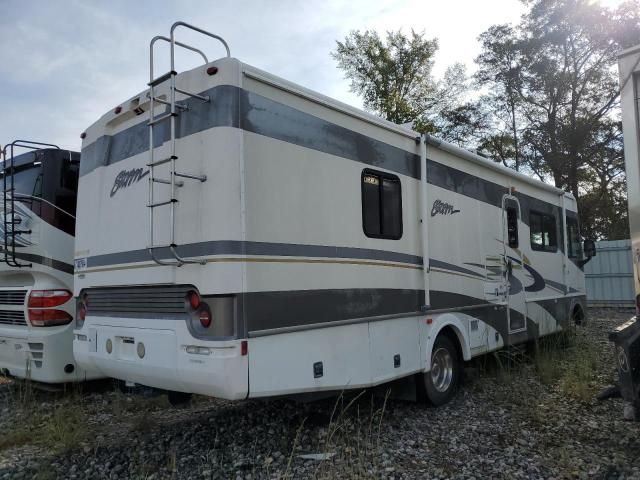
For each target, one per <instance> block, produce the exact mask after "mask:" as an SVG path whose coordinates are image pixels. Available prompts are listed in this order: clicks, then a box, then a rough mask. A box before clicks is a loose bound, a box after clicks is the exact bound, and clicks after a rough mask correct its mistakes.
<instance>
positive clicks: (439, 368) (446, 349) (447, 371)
mask: <svg viewBox="0 0 640 480" xmlns="http://www.w3.org/2000/svg"><path fill="white" fill-rule="evenodd" d="M460 374H461V366H460V359H459V357H458V350H457V349H456V347H455V345H454V344H453V342H452V341H451V340H450V339H449V337H447V336H446V335H438V338H436V342H435V344H434V345H433V350H432V352H431V371H429V372H426V373H425V374H424V375H423V377H424V389H425V394H426V397H427V400H428V401H429V402H430V403H431V404H432V405H434V406H436V407H438V406H440V405H444V404H445V403H447V402H448V401H449V400H451V398H452V397H453V395H454V394H455V392H456V389H457V388H458V383H459V381H460Z"/></svg>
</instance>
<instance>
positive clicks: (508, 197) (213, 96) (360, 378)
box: [74, 22, 590, 404]
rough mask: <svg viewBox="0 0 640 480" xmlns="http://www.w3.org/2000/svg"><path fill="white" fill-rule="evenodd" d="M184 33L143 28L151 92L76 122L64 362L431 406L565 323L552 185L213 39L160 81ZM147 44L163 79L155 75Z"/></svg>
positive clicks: (213, 388) (575, 228) (188, 388)
mask: <svg viewBox="0 0 640 480" xmlns="http://www.w3.org/2000/svg"><path fill="white" fill-rule="evenodd" d="M183 28H194V27H191V26H190V25H186V24H184V23H182V22H178V23H177V24H175V25H174V26H173V27H172V29H171V35H170V37H156V38H155V39H154V40H153V41H152V43H151V48H152V56H151V58H152V65H151V66H152V69H151V76H150V83H149V85H150V88H149V89H146V90H144V91H142V92H141V93H140V94H139V95H136V96H134V97H133V98H130V99H128V100H126V101H124V102H123V103H122V104H121V105H119V106H117V107H116V108H114V109H113V110H111V111H109V112H107V113H106V114H105V115H104V116H103V117H102V118H101V119H99V120H98V121H97V122H96V123H95V124H93V125H92V126H91V127H89V128H88V129H87V131H86V137H85V138H84V142H83V145H82V158H83V160H82V166H81V172H80V186H79V201H78V231H77V239H76V255H75V257H76V259H75V262H76V264H75V268H76V278H75V294H76V295H77V296H78V299H79V302H80V303H79V315H78V323H77V329H76V332H75V333H76V335H75V340H74V353H75V357H76V359H77V361H78V363H79V364H80V365H82V366H83V367H84V368H92V369H96V370H98V371H99V372H101V373H102V374H104V375H107V376H111V377H115V378H118V379H122V380H125V381H128V382H134V383H139V384H144V385H148V386H152V387H156V388H160V389H164V390H168V391H170V392H181V393H185V394H189V393H199V394H204V395H212V396H216V397H222V398H227V399H243V398H254V397H267V396H275V395H285V394H297V393H303V392H319V391H330V390H340V389H345V388H347V389H348V388H361V387H368V386H373V385H378V384H382V383H385V382H389V381H391V380H395V379H399V378H402V377H409V376H414V377H415V378H416V379H417V380H418V386H419V388H420V389H422V390H424V392H425V393H426V395H427V397H428V398H429V399H430V400H431V401H432V402H433V403H435V404H441V403H444V402H446V401H447V400H448V399H449V398H450V397H451V395H452V393H453V391H454V390H455V387H456V384H457V382H458V379H459V375H460V367H461V365H462V362H463V361H465V360H469V359H471V358H472V357H474V356H477V355H482V354H485V353H487V352H490V351H493V350H496V349H499V348H501V347H503V346H504V345H508V344H516V343H521V342H524V341H527V340H531V339H534V338H539V337H541V336H544V335H548V334H551V333H554V332H557V331H559V330H561V329H563V328H566V327H568V326H570V325H572V324H573V323H575V322H581V321H582V320H583V319H584V316H585V288H584V275H583V272H582V270H581V266H582V264H583V263H584V262H585V261H586V258H585V257H584V254H583V246H582V244H581V240H580V234H579V225H578V213H577V209H576V201H575V199H574V198H573V197H572V196H571V195H570V194H568V193H565V192H564V191H562V190H559V189H557V188H554V187H552V186H550V185H547V184H544V183H542V182H538V181H535V180H532V179H530V178H528V177H526V176H524V175H522V174H518V173H516V172H513V171H511V170H509V169H506V168H503V167H502V166H500V165H498V164H495V163H493V162H491V161H489V160H487V159H485V158H482V157H479V156H477V155H474V154H472V153H470V152H468V151H465V150H462V149H460V148H457V147H455V146H453V145H450V144H447V143H445V142H442V141H439V140H437V139H434V138H432V137H428V136H421V135H419V134H418V133H416V132H413V131H410V130H407V129H405V128H403V127H401V126H398V125H395V124H392V123H390V122H387V121H384V120H381V119H380V118H378V117H375V116H373V115H369V114H367V113H364V112H362V111H360V110H357V109H354V108H352V107H349V106H347V105H344V104H342V103H339V102H337V101H335V100H332V99H330V98H327V97H324V96H322V95H320V94H318V93H315V92H312V91H310V90H307V89H305V88H303V87H300V86H298V85H295V84H293V83H290V82H288V81H286V80H283V79H281V78H278V77H275V76H273V75H271V74H269V73H266V72H264V71H261V70H258V69H256V68H254V67H251V66H249V65H247V64H244V63H242V62H240V61H238V60H237V59H234V58H231V57H230V54H229V52H228V48H227V47H226V44H224V43H223V45H224V47H225V48H226V50H227V56H226V57H224V58H221V59H219V60H216V61H213V62H209V61H208V59H207V58H206V57H205V58H204V61H205V64H204V65H203V66H201V67H198V68H195V69H193V70H190V71H188V72H184V73H181V74H177V72H176V71H175V63H174V49H178V48H182V47H187V48H191V47H188V46H186V45H184V44H180V43H179V42H177V41H176V40H175V32H176V31H178V30H180V29H183ZM196 30H197V31H199V32H201V33H204V34H206V35H209V36H210V37H214V38H217V39H219V37H216V36H215V35H211V34H208V33H207V32H204V31H202V30H200V29H196ZM165 40H166V41H168V42H170V43H171V51H172V55H171V71H169V72H167V73H166V74H162V75H158V74H157V72H154V71H153V46H154V44H155V43H157V42H158V41H165ZM192 50H193V49H192ZM196 53H200V54H202V52H200V51H199V50H196ZM202 55H203V56H204V54H202ZM589 250H590V249H589ZM174 395H176V393H174Z"/></svg>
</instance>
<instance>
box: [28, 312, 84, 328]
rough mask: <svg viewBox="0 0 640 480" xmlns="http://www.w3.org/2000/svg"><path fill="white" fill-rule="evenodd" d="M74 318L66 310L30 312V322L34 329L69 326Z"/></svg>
mask: <svg viewBox="0 0 640 480" xmlns="http://www.w3.org/2000/svg"><path fill="white" fill-rule="evenodd" d="M71 320H73V318H72V317H71V315H69V314H68V313H67V312H65V311H64V310H56V309H49V310H41V309H30V310H29V322H31V325H32V326H34V327H52V326H56V325H67V324H68V323H71Z"/></svg>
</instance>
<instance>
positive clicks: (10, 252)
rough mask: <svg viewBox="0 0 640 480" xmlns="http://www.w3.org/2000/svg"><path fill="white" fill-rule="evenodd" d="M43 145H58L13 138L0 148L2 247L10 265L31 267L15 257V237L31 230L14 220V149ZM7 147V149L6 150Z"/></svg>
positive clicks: (37, 147) (53, 146)
mask: <svg viewBox="0 0 640 480" xmlns="http://www.w3.org/2000/svg"><path fill="white" fill-rule="evenodd" d="M43 147H49V148H57V149H58V150H59V149H60V147H58V146H57V145H53V144H51V143H41V142H32V141H29V140H14V141H13V142H11V143H10V144H8V145H5V146H4V148H3V149H2V151H1V152H0V153H1V156H2V160H3V163H2V173H3V174H2V213H3V218H2V226H3V232H2V233H3V235H2V237H3V238H2V240H3V249H2V253H3V254H4V260H3V261H4V262H5V263H6V264H7V265H9V266H10V267H16V268H27V267H31V266H32V265H31V264H30V263H20V262H19V261H18V259H17V258H16V237H17V236H19V235H29V234H31V230H22V229H20V228H16V226H17V225H19V224H20V221H16V215H15V182H14V178H13V176H14V173H15V169H14V162H13V159H14V151H15V149H17V148H26V149H28V150H39V149H41V148H43ZM7 149H9V150H8V151H7ZM7 174H10V179H11V180H10V182H9V185H7V183H8V182H7Z"/></svg>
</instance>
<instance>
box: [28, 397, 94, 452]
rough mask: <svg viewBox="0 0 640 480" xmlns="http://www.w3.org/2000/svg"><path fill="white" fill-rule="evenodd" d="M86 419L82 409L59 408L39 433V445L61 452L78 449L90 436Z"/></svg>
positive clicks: (45, 422)
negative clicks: (51, 447)
mask: <svg viewBox="0 0 640 480" xmlns="http://www.w3.org/2000/svg"><path fill="white" fill-rule="evenodd" d="M88 433H89V432H88V429H87V424H86V417H85V415H84V413H83V412H82V411H81V410H80V409H76V408H72V407H71V406H67V407H59V408H57V409H56V410H55V411H54V413H53V414H52V415H51V416H50V417H48V418H47V419H46V420H45V421H44V423H43V425H42V428H41V429H39V431H38V437H39V438H38V443H42V444H43V445H48V446H53V447H54V448H57V449H59V450H61V451H67V450H71V449H73V448H76V447H78V445H80V442H82V441H83V440H84V439H85V438H86V437H87V435H88Z"/></svg>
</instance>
